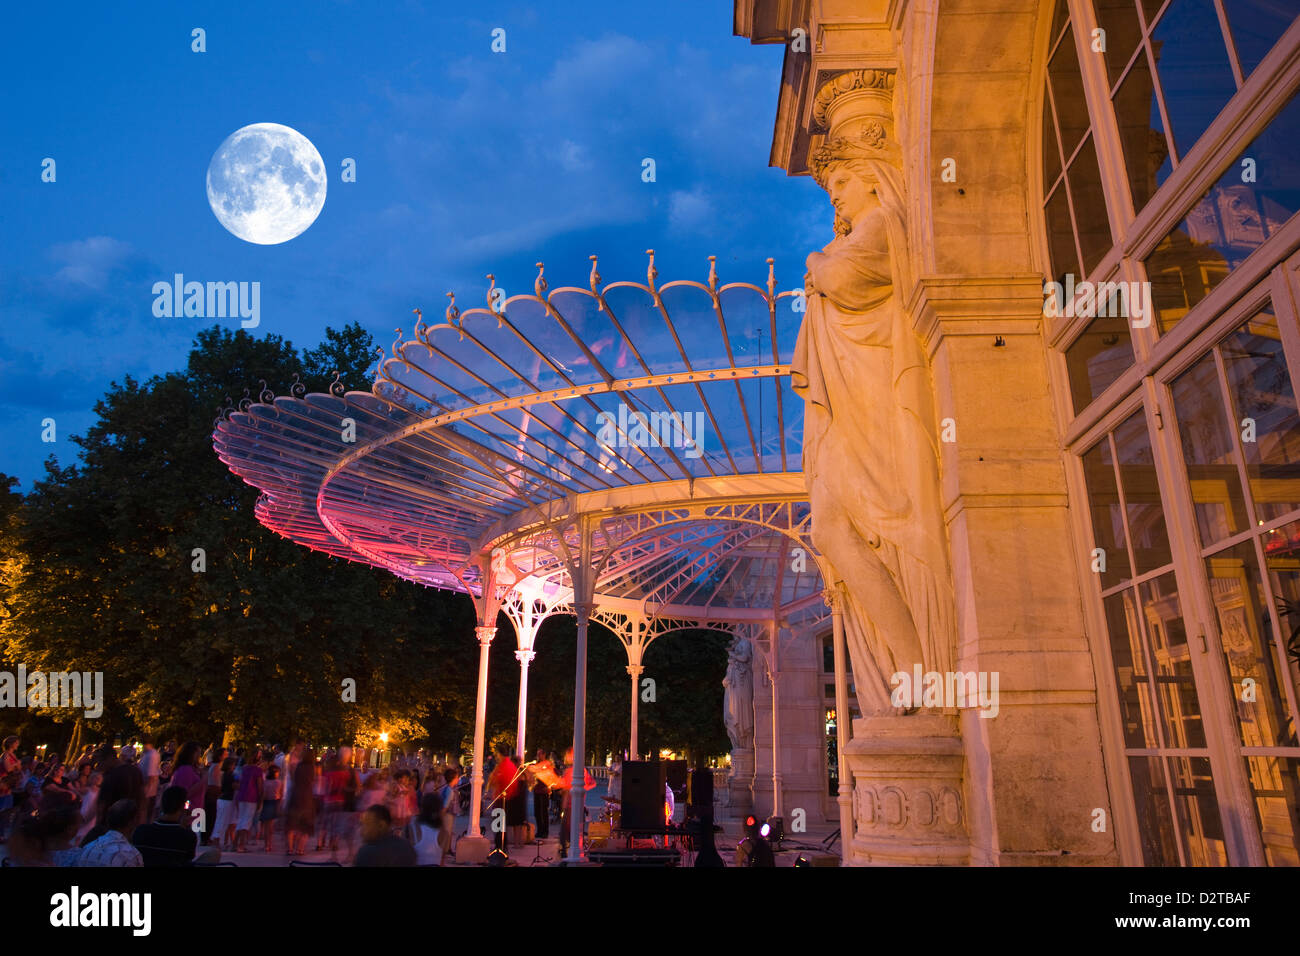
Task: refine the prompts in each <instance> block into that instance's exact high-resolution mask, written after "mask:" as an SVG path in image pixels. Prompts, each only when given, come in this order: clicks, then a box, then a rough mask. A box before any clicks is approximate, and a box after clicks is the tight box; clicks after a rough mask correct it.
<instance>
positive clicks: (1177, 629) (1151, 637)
mask: <svg viewBox="0 0 1300 956" xmlns="http://www.w3.org/2000/svg"><path fill="white" fill-rule="evenodd" d="M1138 591H1139V593H1140V594H1141V597H1142V613H1143V615H1144V616H1145V618H1146V628H1147V639H1148V641H1149V642H1150V647H1151V661H1152V665H1151V666H1152V667H1153V668H1154V669H1155V675H1156V678H1155V688H1156V697H1157V698H1158V699H1159V701H1160V713H1161V716H1162V717H1163V718H1164V727H1165V734H1166V736H1167V738H1168V739H1167V740H1166V744H1167V745H1168V746H1170V747H1204V746H1205V727H1204V725H1203V724H1202V722H1201V704H1200V700H1199V699H1198V697H1197V695H1196V679H1195V678H1194V677H1193V676H1192V656H1191V653H1190V651H1189V650H1188V646H1187V627H1186V625H1185V624H1184V623H1183V612H1182V607H1181V605H1180V603H1179V600H1178V582H1177V581H1176V580H1175V579H1174V575H1173V572H1172V571H1171V572H1170V573H1168V574H1162V575H1160V577H1158V578H1153V579H1152V580H1150V581H1147V582H1146V583H1145V584H1143V585H1141V586H1140V587H1139V588H1138Z"/></svg>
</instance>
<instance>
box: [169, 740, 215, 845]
mask: <svg viewBox="0 0 1300 956" xmlns="http://www.w3.org/2000/svg"><path fill="white" fill-rule="evenodd" d="M170 786H173V787H184V788H185V799H186V804H185V805H186V807H187V808H188V809H189V812H188V813H182V814H181V816H180V822H181V824H182V825H183V826H186V827H188V826H190V825H191V824H192V823H193V821H194V814H195V812H196V811H199V810H202V809H203V796H204V793H205V792H206V789H207V788H206V786H205V784H204V783H203V775H202V774H201V773H199V745H198V744H196V743H194V742H193V741H191V742H190V743H187V744H186V745H185V746H184V747H182V748H181V752H180V753H178V754H177V755H176V769H175V770H173V771H172V779H171V783H170ZM205 822H208V823H210V822H211V821H205Z"/></svg>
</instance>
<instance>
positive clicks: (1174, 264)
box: [1146, 97, 1300, 332]
mask: <svg viewBox="0 0 1300 956" xmlns="http://www.w3.org/2000/svg"><path fill="white" fill-rule="evenodd" d="M1297 142H1300V97H1292V98H1291V100H1290V101H1289V102H1288V103H1287V105H1286V106H1285V107H1283V108H1282V110H1281V111H1280V112H1279V113H1278V114H1277V115H1276V116H1275V117H1273V119H1272V120H1271V121H1270V122H1269V125H1268V126H1267V127H1265V129H1264V131H1263V132H1262V133H1260V135H1259V136H1258V137H1256V138H1255V140H1254V141H1253V142H1251V144H1250V145H1249V146H1247V147H1246V148H1245V149H1244V150H1242V152H1241V153H1240V154H1239V155H1238V156H1237V158H1236V159H1235V160H1234V161H1233V162H1232V164H1231V165H1230V166H1228V168H1227V169H1226V170H1225V171H1224V173H1223V175H1222V176H1221V177H1219V180H1218V182H1216V183H1215V184H1214V185H1213V186H1212V187H1210V189H1209V190H1207V191H1206V193H1205V195H1203V196H1202V197H1201V199H1200V201H1199V202H1197V204H1196V205H1195V206H1194V207H1193V208H1192V210H1191V212H1189V213H1188V215H1187V218H1185V219H1184V220H1183V221H1182V222H1180V223H1179V224H1178V225H1177V226H1175V227H1174V228H1173V230H1171V231H1170V233H1169V234H1168V235H1167V236H1165V237H1164V239H1162V240H1161V241H1160V244H1159V245H1158V246H1157V247H1156V248H1155V250H1153V251H1152V253H1151V255H1150V256H1148V257H1147V260H1146V267H1147V278H1148V279H1149V280H1150V282H1151V293H1152V299H1153V302H1154V305H1155V309H1156V319H1157V323H1158V325H1159V327H1160V329H1161V331H1162V332H1163V331H1168V330H1169V329H1170V328H1172V327H1173V326H1174V324H1175V323H1177V322H1178V320H1179V319H1181V318H1182V317H1183V316H1184V315H1186V314H1187V312H1188V310H1189V309H1191V308H1192V307H1193V306H1195V305H1196V303H1198V302H1200V301H1201V300H1202V299H1203V298H1205V296H1206V295H1208V294H1209V292H1210V290H1211V289H1213V288H1214V287H1215V286H1217V285H1218V284H1219V283H1220V282H1222V281H1223V280H1224V279H1225V278H1226V277H1227V275H1228V273H1229V272H1231V271H1232V270H1233V269H1235V268H1237V266H1239V265H1241V263H1242V262H1244V261H1245V260H1246V257H1247V256H1249V255H1250V254H1251V253H1252V252H1254V251H1255V250H1256V249H1258V248H1259V247H1260V246H1261V245H1262V244H1263V243H1264V241H1265V240H1266V239H1267V238H1268V237H1269V236H1272V235H1274V234H1275V233H1276V232H1277V231H1278V230H1279V229H1280V228H1281V227H1282V225H1283V223H1285V222H1286V221H1287V220H1288V219H1290V218H1291V216H1292V215H1294V214H1295V212H1296V211H1297V210H1300V151H1297V150H1296V149H1295V148H1294V145H1293V144H1295V143H1297Z"/></svg>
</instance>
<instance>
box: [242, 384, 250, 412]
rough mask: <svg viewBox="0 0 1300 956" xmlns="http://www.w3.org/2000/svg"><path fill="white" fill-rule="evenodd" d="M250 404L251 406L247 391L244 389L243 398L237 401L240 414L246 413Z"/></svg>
mask: <svg viewBox="0 0 1300 956" xmlns="http://www.w3.org/2000/svg"><path fill="white" fill-rule="evenodd" d="M252 404H253V400H252V399H251V398H249V397H248V389H244V396H243V398H241V399H240V400H239V410H240V411H241V412H246V411H248V408H249V406H250V405H252Z"/></svg>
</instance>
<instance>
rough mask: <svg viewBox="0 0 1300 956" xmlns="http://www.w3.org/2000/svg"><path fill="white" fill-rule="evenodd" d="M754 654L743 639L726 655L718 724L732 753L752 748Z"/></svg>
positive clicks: (733, 645) (736, 642) (734, 644)
mask: <svg viewBox="0 0 1300 956" xmlns="http://www.w3.org/2000/svg"><path fill="white" fill-rule="evenodd" d="M753 657H754V652H753V648H752V647H751V645H750V643H749V641H748V640H747V639H746V638H743V637H742V638H739V639H737V640H736V641H735V643H733V644H732V645H731V649H730V650H729V651H728V652H727V674H726V676H725V677H724V678H723V679H722V686H723V687H724V688H726V690H725V691H724V693H723V698H722V720H723V723H724V724H725V725H726V728H727V736H728V737H730V738H731V747H732V749H733V750H752V749H753V747H754V672H753V669H752V665H751V661H752V660H753Z"/></svg>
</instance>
